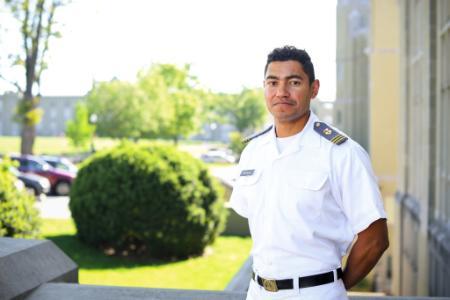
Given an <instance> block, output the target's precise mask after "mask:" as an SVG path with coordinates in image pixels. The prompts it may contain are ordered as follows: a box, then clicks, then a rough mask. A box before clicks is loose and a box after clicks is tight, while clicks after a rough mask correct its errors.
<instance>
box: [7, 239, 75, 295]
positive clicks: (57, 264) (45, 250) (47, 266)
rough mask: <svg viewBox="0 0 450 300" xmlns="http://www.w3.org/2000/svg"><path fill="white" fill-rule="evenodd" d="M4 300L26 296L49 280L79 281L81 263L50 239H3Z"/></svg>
mask: <svg viewBox="0 0 450 300" xmlns="http://www.w3.org/2000/svg"><path fill="white" fill-rule="evenodd" d="M0 249H1V250H0V299H11V298H14V299H23V298H25V297H26V295H27V294H28V293H29V292H30V291H32V290H33V289H35V288H37V287H39V286H40V285H41V284H44V283H47V282H73V283H77V282H78V267H77V265H76V264H75V263H74V262H73V261H72V260H71V259H70V258H69V257H68V256H67V255H66V254H65V253H64V252H62V251H61V250H60V249H59V248H58V247H56V245H55V244H54V243H53V242H51V241H48V240H27V239H14V238H0Z"/></svg>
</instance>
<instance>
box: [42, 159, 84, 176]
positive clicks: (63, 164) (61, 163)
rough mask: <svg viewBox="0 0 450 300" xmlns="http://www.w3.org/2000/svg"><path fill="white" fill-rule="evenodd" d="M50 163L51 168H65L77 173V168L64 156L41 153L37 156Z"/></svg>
mask: <svg viewBox="0 0 450 300" xmlns="http://www.w3.org/2000/svg"><path fill="white" fill-rule="evenodd" d="M39 157H40V158H42V159H43V160H45V161H46V162H47V163H48V164H50V165H51V166H52V167H53V168H56V169H61V170H65V171H68V172H71V173H77V172H78V168H77V166H75V165H74V164H73V163H72V162H71V161H70V160H68V159H67V158H65V157H59V156H50V155H41V156H39Z"/></svg>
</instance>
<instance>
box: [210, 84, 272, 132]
mask: <svg viewBox="0 0 450 300" xmlns="http://www.w3.org/2000/svg"><path fill="white" fill-rule="evenodd" d="M217 100H218V102H217V108H216V111H217V114H219V115H220V116H223V117H224V121H225V122H226V123H229V124H232V125H233V126H234V127H235V128H236V129H237V130H238V131H239V132H240V133H241V134H248V133H249V132H252V131H254V130H256V129H258V127H260V126H261V125H263V124H264V121H265V118H266V116H267V112H266V107H265V103H264V97H263V93H262V91H261V90H260V89H247V88H245V89H243V90H242V92H241V93H239V94H237V95H232V94H222V95H219V97H218V98H217Z"/></svg>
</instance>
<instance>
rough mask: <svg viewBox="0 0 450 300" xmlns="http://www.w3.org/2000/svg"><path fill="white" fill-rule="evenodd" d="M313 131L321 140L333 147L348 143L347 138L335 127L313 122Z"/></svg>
mask: <svg viewBox="0 0 450 300" xmlns="http://www.w3.org/2000/svg"><path fill="white" fill-rule="evenodd" d="M314 131H315V132H316V133H317V134H318V135H320V136H321V137H322V138H323V139H325V140H327V141H328V142H330V143H331V144H334V145H338V146H340V145H343V144H346V142H347V141H349V140H350V139H349V137H348V136H347V135H346V134H344V133H342V132H341V131H340V130H338V129H336V128H335V127H333V126H331V125H329V124H327V123H325V122H321V121H316V122H314Z"/></svg>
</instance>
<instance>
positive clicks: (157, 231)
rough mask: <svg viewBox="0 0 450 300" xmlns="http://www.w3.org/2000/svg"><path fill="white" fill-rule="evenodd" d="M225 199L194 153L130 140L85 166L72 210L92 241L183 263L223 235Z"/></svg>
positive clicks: (74, 192) (73, 193) (85, 236)
mask: <svg viewBox="0 0 450 300" xmlns="http://www.w3.org/2000/svg"><path fill="white" fill-rule="evenodd" d="M223 200H224V199H223V197H222V191H221V189H220V187H219V186H218V185H217V183H216V181H215V180H214V179H213V178H212V177H211V175H210V174H209V173H208V171H207V169H206V168H205V166H204V165H202V164H201V163H200V162H199V161H197V160H196V159H194V158H193V157H191V156H190V155H189V154H186V153H183V152H180V151H177V150H176V149H175V148H174V147H170V146H167V145H166V146H160V145H157V144H152V145H147V146H136V145H133V144H132V143H130V142H124V143H123V144H122V145H120V146H119V147H117V148H115V149H112V150H108V151H104V152H98V153H97V154H95V155H94V156H92V157H91V158H89V159H88V160H87V161H86V162H84V163H83V165H82V167H81V168H80V170H79V172H78V176H77V179H76V180H75V182H74V184H73V186H72V188H71V197H70V209H71V212H72V216H73V218H74V220H75V223H76V226H77V229H78V235H79V237H80V239H81V240H83V241H84V242H86V243H88V244H91V245H94V246H102V247H113V248H115V249H116V250H124V249H127V250H130V249H131V250H132V249H134V250H133V251H137V252H139V253H143V252H146V253H147V254H150V255H152V256H154V257H169V258H170V257H178V258H184V257H188V256H190V255H198V254H201V253H202V252H203V250H204V248H205V247H206V246H207V245H209V244H211V243H212V242H213V241H214V239H215V238H216V237H217V235H218V234H219V233H220V232H221V231H222V230H223V228H224V225H225V218H226V209H225V206H224V202H223ZM140 251H142V252H140ZM139 253H136V254H139Z"/></svg>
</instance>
